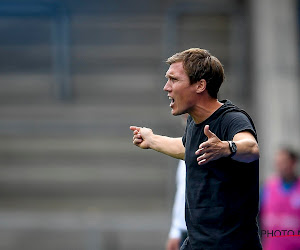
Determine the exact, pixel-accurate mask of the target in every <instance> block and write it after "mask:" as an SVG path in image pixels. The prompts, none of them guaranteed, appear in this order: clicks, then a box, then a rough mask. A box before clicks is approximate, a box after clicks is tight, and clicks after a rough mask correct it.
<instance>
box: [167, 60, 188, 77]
mask: <svg viewBox="0 0 300 250" xmlns="http://www.w3.org/2000/svg"><path fill="white" fill-rule="evenodd" d="M175 75H176V76H178V75H186V76H187V74H186V72H185V70H184V68H183V64H182V62H176V63H172V64H171V65H170V67H169V69H168V71H167V72H166V76H175Z"/></svg>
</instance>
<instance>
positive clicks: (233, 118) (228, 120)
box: [224, 112, 257, 140]
mask: <svg viewBox="0 0 300 250" xmlns="http://www.w3.org/2000/svg"><path fill="white" fill-rule="evenodd" d="M224 125H225V130H226V133H225V134H226V135H227V136H226V137H227V138H226V139H227V140H233V137H234V136H235V135H236V134H237V133H240V132H243V131H249V132H250V133H251V134H253V136H254V137H255V138H257V135H256V131H255V128H254V127H253V125H252V122H251V121H250V119H249V118H248V116H247V115H246V114H244V113H242V112H229V113H227V114H226V115H225V117H224Z"/></svg>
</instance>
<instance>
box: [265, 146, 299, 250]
mask: <svg viewBox="0 0 300 250" xmlns="http://www.w3.org/2000/svg"><path fill="white" fill-rule="evenodd" d="M297 163H298V155H297V153H296V152H295V151H293V150H292V149H290V148H288V147H286V148H280V149H279V150H278V152H277V153H276V155H275V168H276V174H275V175H274V176H272V177H270V178H269V179H267V180H266V182H265V184H264V186H263V189H262V196H261V212H260V222H261V230H262V243H263V249H265V250H282V249H284V250H296V249H300V237H288V235H292V234H295V235H298V234H299V232H298V230H299V228H300V179H299V177H298V175H297V173H296V168H297ZM284 230H286V231H284ZM290 230H291V231H290ZM275 231H276V232H275ZM279 231H280V232H279ZM276 236H286V237H276Z"/></svg>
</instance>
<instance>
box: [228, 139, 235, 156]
mask: <svg viewBox="0 0 300 250" xmlns="http://www.w3.org/2000/svg"><path fill="white" fill-rule="evenodd" d="M229 148H230V151H231V154H230V157H232V156H234V155H235V153H236V150H237V147H236V144H235V143H234V142H233V141H229Z"/></svg>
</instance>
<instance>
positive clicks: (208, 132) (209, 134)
mask: <svg viewBox="0 0 300 250" xmlns="http://www.w3.org/2000/svg"><path fill="white" fill-rule="evenodd" d="M204 134H205V135H206V136H207V138H208V139H209V138H212V137H214V136H215V134H214V133H213V132H211V131H210V130H209V125H205V127H204Z"/></svg>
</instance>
